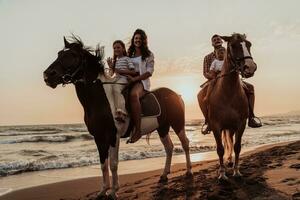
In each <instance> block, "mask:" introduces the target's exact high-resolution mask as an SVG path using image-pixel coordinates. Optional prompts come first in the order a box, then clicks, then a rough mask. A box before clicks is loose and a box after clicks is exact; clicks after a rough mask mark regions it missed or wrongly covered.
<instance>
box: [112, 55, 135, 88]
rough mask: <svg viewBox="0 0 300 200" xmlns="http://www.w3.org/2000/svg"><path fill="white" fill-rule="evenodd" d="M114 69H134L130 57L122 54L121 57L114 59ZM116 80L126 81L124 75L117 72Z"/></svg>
mask: <svg viewBox="0 0 300 200" xmlns="http://www.w3.org/2000/svg"><path fill="white" fill-rule="evenodd" d="M115 69H120V70H122V69H135V67H134V65H133V63H132V62H131V59H130V58H129V57H127V56H123V57H121V58H118V59H117V60H116V64H115ZM118 78H119V79H118V82H122V83H127V82H128V81H127V78H126V76H123V75H120V74H118Z"/></svg>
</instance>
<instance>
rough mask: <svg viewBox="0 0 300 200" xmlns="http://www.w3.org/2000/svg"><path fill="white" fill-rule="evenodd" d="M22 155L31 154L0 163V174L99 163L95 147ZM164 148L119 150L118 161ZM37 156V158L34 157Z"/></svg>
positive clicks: (209, 148) (158, 152)
mask: <svg viewBox="0 0 300 200" xmlns="http://www.w3.org/2000/svg"><path fill="white" fill-rule="evenodd" d="M213 150H215V146H191V147H190V152H191V153H199V152H206V151H213ZM183 152H184V151H183V149H182V148H181V147H175V148H174V151H173V153H174V154H175V155H178V154H182V153H183ZM20 155H22V156H32V158H31V159H28V160H18V161H9V162H1V163H0V176H8V175H13V174H18V173H23V172H29V171H41V170H47V169H61V168H72V167H82V166H88V165H94V164H99V163H100V162H99V156H98V151H97V149H96V148H95V149H92V150H86V151H81V152H74V154H73V155H72V154H64V153H62V154H60V155H54V154H51V153H50V152H47V151H44V150H22V151H20ZM164 156H165V150H164V149H163V147H159V148H156V147H153V148H150V149H148V150H145V151H141V150H140V149H131V150H129V151H121V152H120V154H119V159H120V161H125V160H141V159H146V158H155V157H164ZM35 157H38V158H35Z"/></svg>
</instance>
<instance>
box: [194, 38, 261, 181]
mask: <svg viewBox="0 0 300 200" xmlns="http://www.w3.org/2000/svg"><path fill="white" fill-rule="evenodd" d="M221 38H222V39H223V40H224V41H226V42H227V52H226V57H225V60H224V65H223V68H222V71H221V72H220V74H219V75H218V76H217V78H216V82H215V85H214V88H213V91H212V92H211V94H210V96H209V99H208V105H207V106H208V107H207V108H208V116H207V120H208V123H209V124H210V128H211V130H212V131H213V134H214V137H215V140H216V144H217V153H218V156H219V161H220V169H219V179H225V180H226V179H227V177H226V174H225V165H224V161H223V157H224V153H226V157H227V158H228V160H229V162H230V163H232V162H231V154H232V151H233V149H234V152H235V162H234V174H233V176H241V173H240V172H239V167H238V164H239V155H240V151H241V140H242V135H243V133H244V130H245V126H246V121H247V118H248V114H249V106H248V105H249V103H248V100H247V96H246V94H245V91H244V89H243V87H242V84H243V82H242V81H241V80H240V76H239V75H240V74H241V75H242V77H244V78H249V77H251V76H253V75H254V72H255V71H256V69H257V66H256V64H255V63H254V61H253V58H252V56H251V53H250V47H251V43H250V42H249V41H247V40H246V36H245V35H241V34H237V33H235V34H233V35H232V36H223V37H221ZM205 95H206V88H204V89H203V90H202V91H200V93H199V105H200V106H204V105H203V104H204V103H203V98H204V97H205ZM233 136H235V143H234V146H233ZM223 143H224V146H223ZM224 148H225V151H224Z"/></svg>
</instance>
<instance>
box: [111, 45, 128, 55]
mask: <svg viewBox="0 0 300 200" xmlns="http://www.w3.org/2000/svg"><path fill="white" fill-rule="evenodd" d="M113 49H114V55H115V56H117V57H121V56H125V55H126V51H125V48H124V47H123V46H122V45H121V44H120V43H118V42H117V43H115V44H114V45H113ZM124 52H125V55H124Z"/></svg>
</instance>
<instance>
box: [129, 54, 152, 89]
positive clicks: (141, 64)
mask: <svg viewBox="0 0 300 200" xmlns="http://www.w3.org/2000/svg"><path fill="white" fill-rule="evenodd" d="M131 61H132V63H133V65H134V68H135V71H136V72H139V74H140V75H142V74H145V73H146V72H149V73H150V74H151V75H152V74H153V72H154V55H153V54H152V53H151V54H150V56H149V57H147V58H145V60H142V56H138V57H134V58H131ZM142 84H143V87H144V90H146V91H150V78H147V79H145V80H142Z"/></svg>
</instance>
